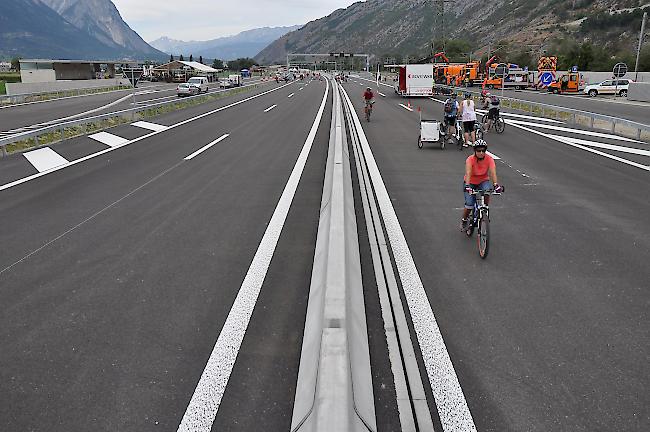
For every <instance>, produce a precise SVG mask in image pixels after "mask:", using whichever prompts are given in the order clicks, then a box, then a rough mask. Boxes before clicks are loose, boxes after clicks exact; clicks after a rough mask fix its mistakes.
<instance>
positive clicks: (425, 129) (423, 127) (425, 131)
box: [418, 119, 445, 149]
mask: <svg viewBox="0 0 650 432" xmlns="http://www.w3.org/2000/svg"><path fill="white" fill-rule="evenodd" d="M440 138H441V137H440V122H439V121H437V120H423V119H421V120H420V136H419V137H418V147H420V148H422V146H423V144H424V143H425V142H439V143H440V148H443V149H444V148H445V141H444V140H441V139H440Z"/></svg>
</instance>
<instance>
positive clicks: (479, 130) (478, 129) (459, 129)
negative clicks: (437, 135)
mask: <svg viewBox="0 0 650 432" xmlns="http://www.w3.org/2000/svg"><path fill="white" fill-rule="evenodd" d="M474 133H475V134H476V139H477V140H480V139H483V127H482V126H481V124H480V123H479V122H474ZM453 137H454V138H455V139H456V146H457V148H458V150H459V151H463V147H464V145H465V129H464V128H463V122H462V121H458V120H457V121H456V133H455V134H454V135H453Z"/></svg>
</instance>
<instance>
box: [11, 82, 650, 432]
mask: <svg viewBox="0 0 650 432" xmlns="http://www.w3.org/2000/svg"><path fill="white" fill-rule="evenodd" d="M368 84H369V83H368V81H365V80H361V79H357V78H353V79H351V80H350V81H349V82H347V83H345V84H344V85H343V88H344V89H345V91H346V92H347V95H349V98H350V100H351V103H352V105H353V109H354V111H355V112H356V113H358V115H359V116H361V113H362V96H361V94H362V90H363V89H364V88H365V87H366V86H367V85H368ZM373 87H375V86H374V85H373ZM379 91H381V92H382V93H383V95H379V96H378V98H377V103H376V104H375V109H374V113H373V117H372V119H371V121H370V122H369V123H367V122H365V121H363V122H362V123H361V124H362V130H361V131H359V133H358V141H360V142H361V144H363V143H364V142H366V141H367V144H368V146H367V147H363V146H362V147H363V150H361V148H362V147H357V146H356V144H355V140H357V138H355V137H356V135H355V134H354V133H353V130H352V129H351V124H352V120H350V122H349V123H345V124H346V125H347V126H346V130H347V135H346V136H347V140H346V141H345V142H344V147H345V150H344V153H346V154H347V155H349V157H350V170H351V172H352V187H353V192H354V217H355V220H356V226H357V229H358V231H357V232H358V239H359V240H358V248H359V253H360V269H361V276H362V281H363V299H364V302H365V319H366V322H367V332H368V334H367V340H368V344H369V352H370V370H371V381H372V399H371V400H372V403H373V404H374V411H375V413H376V430H377V431H396V430H408V428H406V426H405V425H404V424H401V423H400V419H401V418H403V415H404V412H403V411H401V410H402V409H403V405H399V403H398V401H397V395H398V394H399V391H400V390H399V389H400V382H399V381H400V380H399V377H398V376H395V375H394V373H395V371H396V370H398V369H396V368H399V367H398V366H396V363H395V361H394V357H391V356H393V355H394V352H392V351H391V350H392V349H393V348H391V333H390V329H388V330H387V328H386V325H385V323H384V321H383V319H385V315H384V314H382V307H383V304H382V302H383V300H382V298H381V294H380V292H381V291H380V286H381V285H382V284H383V281H380V280H378V279H377V276H376V273H375V271H376V268H377V267H376V262H375V261H374V259H375V255H374V254H373V247H374V246H373V245H374V244H375V243H373V242H374V240H373V239H372V238H371V234H370V233H371V231H372V230H369V226H367V225H366V223H367V220H368V219H367V214H366V212H365V210H364V208H365V207H364V205H362V198H363V196H365V195H366V193H367V192H368V189H365V186H364V185H366V183H367V182H366V180H367V179H370V182H371V183H370V185H371V186H372V187H371V188H370V189H369V190H370V191H372V193H374V194H376V195H375V199H376V203H377V206H378V207H379V210H378V212H377V214H378V215H379V216H380V218H381V221H382V224H381V225H380V229H381V230H383V233H384V234H385V236H386V242H385V243H384V245H385V246H386V247H387V248H388V249H387V250H389V251H390V256H389V260H390V262H388V263H387V266H388V267H390V268H391V269H394V271H395V275H396V277H397V280H398V286H399V295H400V296H401V297H400V298H399V299H397V300H396V301H398V302H399V303H400V304H401V305H402V307H403V309H404V310H405V315H404V318H405V320H406V322H407V323H408V330H409V331H407V334H410V342H409V343H411V344H412V350H413V351H414V353H415V364H416V365H417V368H416V369H417V370H416V373H417V374H418V375H419V377H420V379H421V382H422V385H423V386H424V393H425V399H426V406H427V407H428V412H429V415H430V417H431V419H432V421H433V424H434V430H435V431H437V432H451V431H454V432H455V431H464V430H468V431H471V430H478V431H495V432H504V431H513V432H514V431H585V432H587V431H600V430H603V431H614V430H616V431H619V430H620V431H639V432H640V431H646V430H648V429H650V412H649V411H648V408H647V407H648V406H650V395H649V393H648V392H647V388H648V387H649V386H650V379H649V377H650V366H649V365H650V363H649V362H648V361H647V359H648V357H649V355H650V338H649V334H650V333H649V322H650V321H649V319H648V318H649V317H648V310H649V308H648V305H649V304H650V293H649V292H648V289H647V288H648V281H649V280H650V269H649V268H648V265H647V263H648V262H649V260H650V234H649V233H648V232H646V231H645V230H644V229H643V223H644V220H646V219H647V217H646V216H645V215H646V214H648V213H649V212H650V202H649V201H648V200H647V199H646V197H645V195H644V194H643V192H641V190H642V189H643V187H644V184H645V182H646V181H647V180H648V178H649V171H650V149H649V148H648V145H647V144H646V143H641V142H636V141H634V140H629V139H625V138H622V137H618V136H615V135H609V134H606V133H603V132H602V131H590V130H586V129H584V128H575V127H573V126H571V125H568V124H564V123H560V122H554V121H549V120H545V119H540V118H528V117H522V116H523V114H521V113H514V112H512V113H507V112H504V113H503V114H504V117H505V118H506V119H507V125H506V130H505V132H504V134H502V135H494V134H492V133H490V134H487V136H486V139H487V140H488V142H489V146H490V147H489V150H490V152H491V153H492V154H493V155H494V156H495V157H496V158H497V172H498V176H499V180H500V183H502V184H503V185H505V187H506V192H505V193H504V194H503V195H501V196H498V197H494V199H493V202H492V203H491V230H492V231H491V235H492V236H491V246H490V248H491V249H490V255H489V256H488V258H487V259H486V260H481V259H480V258H479V256H478V253H477V247H476V239H475V238H472V239H469V238H467V236H466V235H465V234H464V233H462V232H460V231H459V229H458V224H459V219H460V213H461V207H462V205H463V197H462V174H463V166H464V161H465V158H467V157H468V156H469V154H470V152H469V151H468V150H464V151H458V150H456V149H455V148H450V147H448V148H446V149H445V150H441V149H440V148H439V146H437V145H433V144H428V145H425V147H424V148H423V149H419V148H418V146H417V137H418V133H419V117H418V113H417V109H408V105H407V104H406V100H404V99H401V98H399V97H398V96H396V95H395V94H394V93H393V92H392V90H391V88H389V87H387V86H381V87H380V88H379ZM336 92H338V88H337V87H336V86H335V85H334V84H330V82H329V81H325V80H323V81H318V80H315V81H311V82H309V81H296V82H293V83H290V84H286V85H285V84H280V85H278V84H276V83H274V82H273V83H264V84H263V85H260V86H259V87H258V88H256V89H253V90H251V91H250V92H246V93H242V94H238V95H235V96H229V97H227V98H223V99H219V100H217V101H212V102H209V103H206V104H202V105H198V106H193V107H191V108H188V109H185V110H181V111H176V112H172V113H168V114H165V115H162V116H160V117H157V118H154V119H148V120H147V122H146V123H144V124H143V123H140V124H136V125H128V124H127V125H122V126H118V127H115V128H112V129H109V130H107V131H105V132H106V133H107V134H103V135H94V136H93V137H89V136H82V137H78V138H74V139H71V140H68V141H65V142H63V143H59V144H55V145H53V146H52V147H51V148H44V149H38V150H35V151H36V152H40V153H31V152H26V153H24V154H14V155H11V156H9V157H5V158H2V159H0V218H2V220H3V228H4V229H3V230H2V232H1V234H0V241H1V243H2V245H3V248H1V249H0V303H1V304H2V305H3V309H4V310H3V312H4V313H3V314H2V316H1V317H0V329H1V330H0V335H1V338H0V341H1V342H0V344H1V345H0V394H2V395H3V396H2V399H3V403H2V404H0V430H7V431H22V430H29V431H48V432H50V431H52V432H55V431H65V432H69V431H88V430H93V431H138V432H140V431H159V430H165V431H167V430H171V431H175V430H178V431H181V430H193V431H204V430H208V431H209V430H212V431H284V430H291V429H292V414H293V410H294V405H295V403H296V400H295V399H296V392H297V380H298V371H299V369H300V368H301V350H302V346H303V342H305V341H304V340H303V335H304V334H305V321H306V319H307V318H308V317H307V310H308V302H309V296H310V292H309V290H310V283H311V281H312V270H313V267H314V265H315V264H314V263H315V260H318V259H319V257H318V255H316V256H315V253H316V242H317V235H318V231H319V217H320V214H321V211H322V202H321V200H322V197H323V194H324V193H325V191H324V181H325V180H326V178H327V176H326V166H327V161H328V152H330V149H329V145H330V142H331V140H330V138H331V122H332V119H333V115H334V113H335V108H334V107H333V102H334V101H335V100H336V98H335V94H338V93H336ZM518 94H522V93H519V92H518ZM156 95H157V96H156ZM154 96H155V97H163V96H165V94H164V93H159V94H150V95H143V97H151V98H152V99H153V98H154ZM548 96H549V97H551V95H548ZM105 97H107V98H111V97H112V98H116V95H113V96H108V95H106V96H105ZM341 97H342V98H343V104H345V103H346V102H345V97H344V95H343V96H341ZM82 99H83V98H82ZM106 100H108V99H106ZM562 100H564V99H562ZM104 102H105V100H104V101H102V100H99V99H97V100H95V101H94V102H93V101H90V100H89V101H88V103H89V104H88V105H86V106H81V105H79V103H81V102H80V101H76V100H72V99H71V100H68V101H59V102H56V103H54V102H53V104H60V106H59V105H51V106H52V107H54V106H56V107H57V108H56V109H54V108H52V109H51V110H50V111H48V110H47V109H46V108H44V109H43V112H42V113H38V114H37V113H36V109H34V117H33V118H30V119H29V121H27V122H26V123H25V124H34V123H35V122H40V121H43V120H39V119H53V118H55V116H56V115H66V114H69V113H79V112H82V110H84V109H88V108H89V107H91V106H99V105H101V104H102V103H104ZM581 102H582V101H581ZM584 102H588V103H590V104H591V103H594V102H593V101H591V100H586V101H584ZM83 103H84V104H85V103H86V102H83ZM603 103H606V102H603ZM93 104H95V105H93ZM415 104H416V106H414V108H417V107H420V108H421V109H422V115H423V117H427V118H440V116H441V115H442V104H441V102H440V101H439V100H436V99H435V98H434V99H418V100H417V101H416V102H415ZM43 106H44V107H47V106H50V105H49V104H43ZM590 106H592V105H590ZM616 106H618V105H616ZM25 108H26V109H27V111H26V112H27V113H30V112H31V111H29V109H28V108H27V107H25ZM14 109H16V108H14ZM91 109H92V108H91ZM626 109H627V108H626ZM631 109H632V110H634V108H631ZM58 111H61V112H58ZM8 112H11V109H10V110H9V111H8ZM61 113H63V114H61ZM0 115H4V110H0ZM612 115H613V113H612ZM36 116H41V117H38V118H37V117H36ZM352 117H354V116H352ZM348 119H349V117H348ZM12 122H13V120H12ZM5 124H6V123H4V122H3V127H2V129H5ZM16 125H17V123H11V125H10V127H15V126H16ZM361 154H363V160H361V159H360V155H361ZM374 164H376V168H377V170H376V171H374V170H373V166H374ZM364 167H367V169H368V172H369V174H368V175H367V178H366V174H365V168H364ZM360 169H361V171H359V170H360ZM364 179H365V180H364ZM384 192H385V194H384ZM370 196H372V194H371V195H370ZM391 209H392V210H391ZM283 211H284V212H285V213H284V216H278V215H280V214H282V212H283ZM391 211H392V213H391ZM382 227H383V228H382ZM399 233H403V237H400V234H399ZM273 236H275V237H273ZM270 238H271V240H269V239H270ZM251 279H253V280H256V281H257V283H258V285H255V284H252V283H251V282H250V281H251ZM418 294H422V295H420V296H419V297H418ZM242 296H243V297H242ZM399 309H400V308H399V307H396V306H393V312H392V313H393V314H394V315H395V318H396V319H399V316H398V315H399ZM389 314H390V313H389ZM428 336H435V337H428ZM438 337H439V338H438ZM436 338H438V339H436ZM443 340H444V343H442V341H443ZM407 342H408V341H407V340H406V339H401V340H400V343H401V344H405V343H407ZM400 349H401V352H407V351H406V347H404V346H402V348H400ZM403 361H404V363H408V361H406V360H403ZM447 362H449V363H447ZM407 366H408V365H407ZM214 377H217V378H214ZM213 378H214V380H212V379H213ZM411 378H413V377H412V376H410V377H409V379H411ZM206 379H207V380H208V383H207V384H206V383H205V380H206ZM455 382H456V383H457V384H458V386H459V387H458V389H462V391H455V390H456V387H455V384H454V383H455ZM410 385H411V386H414V385H415V381H411V382H410ZM411 392H413V389H412V388H411ZM214 395H218V397H216V396H214ZM411 403H412V404H413V403H414V402H413V399H412V400H411ZM398 405H399V406H400V408H398ZM464 407H465V408H464ZM464 409H467V410H468V411H467V412H469V413H471V415H469V416H467V415H466V411H464ZM211 415H214V417H211ZM188 418H189V419H196V418H199V419H200V422H199V423H201V424H202V426H197V424H198V423H191V422H190V423H187V421H186V419H188ZM206 425H207V426H206ZM413 430H415V429H413ZM420 430H427V429H426V428H423V427H421V428H420Z"/></svg>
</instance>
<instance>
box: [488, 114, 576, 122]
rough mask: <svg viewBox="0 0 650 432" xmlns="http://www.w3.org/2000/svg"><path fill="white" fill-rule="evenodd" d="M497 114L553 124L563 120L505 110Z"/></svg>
mask: <svg viewBox="0 0 650 432" xmlns="http://www.w3.org/2000/svg"><path fill="white" fill-rule="evenodd" d="M499 115H502V116H504V117H514V118H523V119H529V120H537V121H543V122H547V123H555V124H562V123H563V122H561V121H557V120H553V119H547V118H544V117H535V116H527V115H522V114H513V113H507V112H500V113H499Z"/></svg>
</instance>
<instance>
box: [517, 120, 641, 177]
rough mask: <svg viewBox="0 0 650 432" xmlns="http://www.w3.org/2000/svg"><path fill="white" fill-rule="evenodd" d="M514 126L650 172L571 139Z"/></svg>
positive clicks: (629, 161) (628, 161) (637, 164)
mask: <svg viewBox="0 0 650 432" xmlns="http://www.w3.org/2000/svg"><path fill="white" fill-rule="evenodd" d="M512 126H514V127H516V128H519V129H523V130H525V131H528V132H531V133H534V134H536V135H540V136H543V137H546V138H548V139H552V140H554V141H557V142H560V143H563V144H566V145H569V146H571V147H575V148H579V149H581V150H584V151H587V152H590V153H594V154H597V155H599V156H603V157H606V158H608V159H612V160H615V161H617V162H622V163H624V164H626V165H630V166H633V167H636V168H640V169H642V170H645V171H650V166H649V165H643V164H640V163H637V162H634V161H631V160H627V159H624V158H621V157H618V156H614V155H611V154H609V153H605V152H601V151H599V150H595V149H592V148H590V147H586V146H583V145H580V144H576V143H575V142H573V141H572V140H571V138H565V137H560V136H559V135H552V134H547V133H544V132H540V131H536V130H534V129H530V128H527V127H526V126H521V125H519V124H513V125H512Z"/></svg>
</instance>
